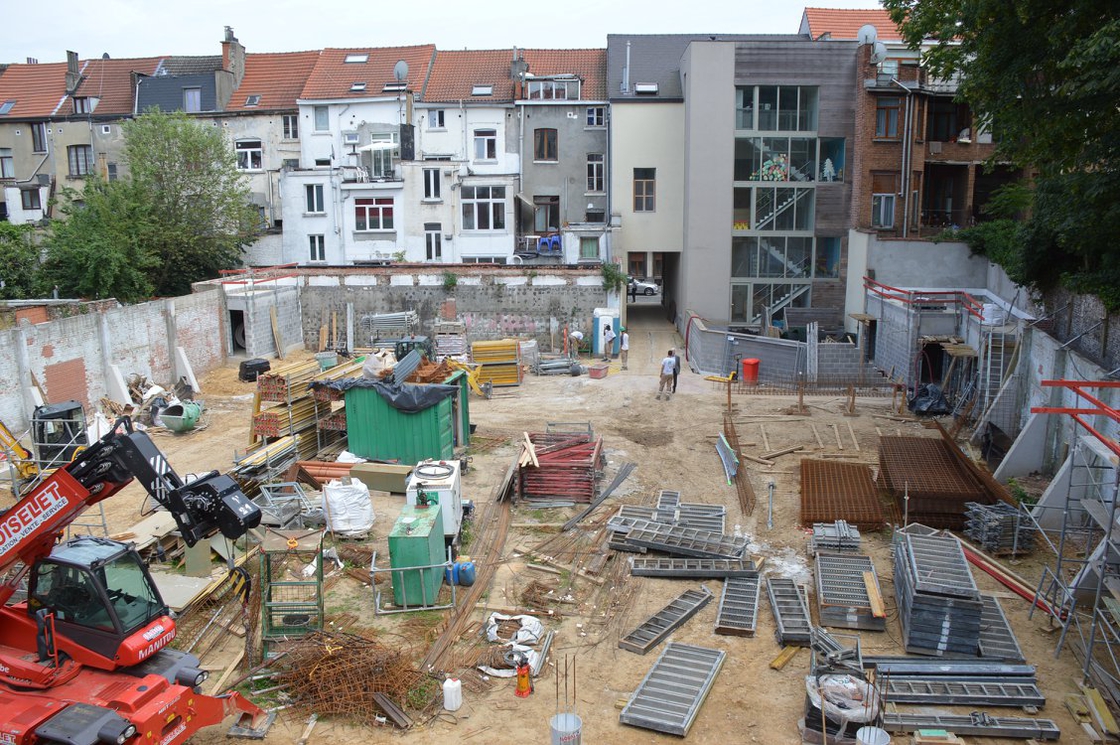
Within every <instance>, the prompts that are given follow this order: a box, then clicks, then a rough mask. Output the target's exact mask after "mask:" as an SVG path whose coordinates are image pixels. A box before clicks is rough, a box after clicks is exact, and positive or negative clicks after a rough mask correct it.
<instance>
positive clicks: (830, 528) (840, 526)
mask: <svg viewBox="0 0 1120 745" xmlns="http://www.w3.org/2000/svg"><path fill="white" fill-rule="evenodd" d="M859 542H860V536H859V530H857V529H856V528H855V527H854V526H852V525H849V524H848V522H847V521H846V520H837V521H836V522H831V523H813V537H812V538H811V539H810V541H809V553H811V554H815V553H817V552H818V551H831V552H832V553H845V552H848V553H856V552H857V551H859Z"/></svg>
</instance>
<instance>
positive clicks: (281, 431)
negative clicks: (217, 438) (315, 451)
mask: <svg viewBox="0 0 1120 745" xmlns="http://www.w3.org/2000/svg"><path fill="white" fill-rule="evenodd" d="M330 413H331V409H330V404H327V403H323V402H321V401H316V400H315V399H313V398H311V396H306V395H305V396H304V397H303V398H300V399H298V400H295V401H292V402H291V403H290V404H278V405H276V406H270V407H269V408H267V409H265V410H264V411H261V412H260V413H258V414H256V415H254V416H253V434H255V435H256V436H257V437H282V436H284V435H294V434H298V433H299V432H302V431H304V430H305V429H311V428H312V427H314V426H315V424H316V422H317V421H318V420H319V419H320V418H322V417H325V416H327V415H328V414H330Z"/></svg>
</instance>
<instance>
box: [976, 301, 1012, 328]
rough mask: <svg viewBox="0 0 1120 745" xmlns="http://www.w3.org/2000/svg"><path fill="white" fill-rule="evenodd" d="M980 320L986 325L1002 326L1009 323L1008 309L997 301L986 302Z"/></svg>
mask: <svg viewBox="0 0 1120 745" xmlns="http://www.w3.org/2000/svg"><path fill="white" fill-rule="evenodd" d="M980 322H981V323H983V324H984V325H985V326H1002V325H1003V324H1005V323H1007V311H1005V310H1004V309H1003V308H1001V307H1000V306H999V305H997V304H996V303H984V306H983V312H982V314H981V319H980Z"/></svg>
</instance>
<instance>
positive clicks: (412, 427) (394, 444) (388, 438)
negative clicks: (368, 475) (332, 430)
mask: <svg viewBox="0 0 1120 745" xmlns="http://www.w3.org/2000/svg"><path fill="white" fill-rule="evenodd" d="M453 416H454V415H453V412H452V403H451V399H450V398H445V399H443V400H442V401H440V402H439V403H438V404H436V405H435V406H433V407H431V408H429V409H425V410H424V411H420V412H417V413H415V414H406V413H405V412H402V411H398V410H397V409H394V408H393V407H392V406H390V405H389V404H388V403H386V401H385V400H384V399H383V398H381V396H380V395H378V394H377V391H375V390H373V389H372V388H352V389H350V390H349V391H347V392H346V434H347V438H348V441H349V449H350V452H352V453H354V454H355V455H359V456H361V457H363V458H374V459H377V460H399V461H400V462H401V463H406V464H410V465H411V464H415V463H418V462H420V461H422V460H424V459H425V458H433V459H436V460H449V459H451V458H452V457H454V449H455V444H454V441H453V432H454V424H453V419H452V418H453Z"/></svg>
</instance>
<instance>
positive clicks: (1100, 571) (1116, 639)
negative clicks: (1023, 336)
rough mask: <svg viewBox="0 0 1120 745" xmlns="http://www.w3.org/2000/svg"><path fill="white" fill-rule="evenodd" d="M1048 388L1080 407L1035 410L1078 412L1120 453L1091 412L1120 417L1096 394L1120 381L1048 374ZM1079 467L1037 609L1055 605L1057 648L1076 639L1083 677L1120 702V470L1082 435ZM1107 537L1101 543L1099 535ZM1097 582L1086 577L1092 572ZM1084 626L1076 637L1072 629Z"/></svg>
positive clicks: (1075, 457)
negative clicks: (1081, 607) (1079, 549)
mask: <svg viewBox="0 0 1120 745" xmlns="http://www.w3.org/2000/svg"><path fill="white" fill-rule="evenodd" d="M1042 386H1043V387H1048V388H1060V389H1064V390H1067V391H1070V392H1072V393H1073V394H1074V395H1076V396H1077V398H1078V399H1079V402H1080V404H1081V405H1078V406H1036V407H1032V408H1031V413H1033V414H1064V415H1066V416H1069V417H1070V418H1072V419H1073V420H1074V421H1075V422H1076V423H1077V424H1079V425H1081V426H1082V427H1083V428H1084V429H1085V430H1086V431H1087V432H1089V434H1091V435H1092V436H1093V437H1094V438H1095V439H1096V440H1097V441H1098V442H1099V443H1100V444H1101V445H1103V446H1104V447H1105V448H1106V449H1107V450H1108V451H1109V452H1111V453H1112V454H1113V455H1115V456H1117V457H1120V444H1118V443H1117V442H1116V441H1115V440H1114V439H1112V438H1111V437H1109V436H1108V435H1107V434H1105V433H1103V432H1101V431H1100V430H1099V429H1098V428H1097V427H1096V426H1094V424H1093V423H1092V422H1090V421H1089V419H1088V417H1107V418H1108V419H1109V420H1111V421H1112V422H1114V423H1116V424H1120V411H1118V410H1117V409H1115V408H1113V407H1111V406H1109V405H1108V404H1106V403H1104V401H1102V400H1101V399H1100V398H1098V397H1097V396H1095V395H1093V393H1091V392H1090V391H1091V390H1093V389H1100V388H1103V389H1113V388H1120V381H1082V380H1043V381H1042ZM1070 458H1071V473H1070V481H1069V485H1068V487H1067V493H1066V502H1065V507H1064V509H1063V510H1062V526H1061V532H1060V534H1059V539H1058V545H1057V546H1056V547H1055V548H1056V552H1055V553H1056V559H1055V565H1054V568H1053V569H1052V570H1051V569H1049V568H1046V569H1044V571H1043V575H1042V578H1041V579H1040V580H1039V584H1038V589H1037V591H1036V594H1035V605H1034V606H1032V608H1031V615H1032V616H1033V613H1034V609H1035V607H1042V606H1040V605H1039V601H1040V600H1045V601H1046V602H1047V603H1048V604H1049V607H1050V609H1051V610H1050V612H1049V614H1048V615H1049V616H1050V617H1051V619H1052V621H1053V622H1056V623H1058V624H1059V625H1060V626H1061V627H1062V632H1061V635H1060V636H1059V638H1058V644H1057V647H1056V649H1055V650H1054V655H1055V657H1057V656H1058V655H1059V654H1061V651H1062V648H1063V646H1065V644H1066V643H1067V641H1069V640H1070V639H1073V641H1074V642H1075V643H1073V644H1071V649H1073V651H1074V655H1075V656H1076V657H1079V658H1080V660H1081V662H1082V669H1081V674H1082V680H1083V682H1090V681H1091V682H1092V683H1093V685H1094V686H1096V687H1097V688H1098V689H1099V690H1101V692H1102V693H1104V694H1105V695H1107V697H1108V698H1109V699H1110V700H1111V702H1112V704H1113V705H1114V706H1120V535H1117V533H1118V531H1117V530H1116V527H1117V526H1116V521H1117V518H1118V517H1120V515H1118V514H1117V506H1118V505H1117V496H1118V489H1120V469H1117V468H1116V467H1115V466H1113V465H1111V464H1108V463H1107V462H1102V461H1101V459H1100V457H1099V455H1098V454H1097V453H1095V452H1094V451H1093V450H1092V449H1091V448H1089V447H1087V446H1086V444H1085V443H1084V442H1078V443H1077V445H1076V446H1075V447H1074V449H1073V451H1072V452H1071V455H1070ZM1097 535H1100V536H1102V538H1101V539H1100V540H1099V541H1097V542H1094V538H1095V536H1097ZM1081 542H1084V549H1085V551H1084V554H1085V555H1084V557H1083V558H1078V557H1076V556H1067V553H1069V551H1067V548H1072V547H1073V546H1075V545H1076V544H1078V543H1081ZM1071 565H1072V566H1073V567H1076V568H1077V574H1076V577H1075V579H1076V580H1077V581H1076V582H1075V583H1069V584H1067V583H1066V581H1065V579H1064V578H1065V577H1066V576H1067V574H1068V572H1069V570H1070V569H1071ZM1088 572H1092V573H1094V574H1095V582H1085V581H1084V580H1085V579H1086V574H1087V573H1088ZM1090 595H1091V597H1092V602H1091V605H1090V606H1089V608H1088V610H1087V611H1082V612H1079V611H1078V610H1077V604H1078V600H1079V599H1080V600H1082V602H1083V603H1084V602H1086V601H1088V597H1089V596H1090ZM1079 596H1080V597H1079ZM1071 629H1072V630H1074V631H1075V632H1076V633H1075V635H1074V636H1072V637H1071V635H1070V633H1069V632H1070V630H1071Z"/></svg>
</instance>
